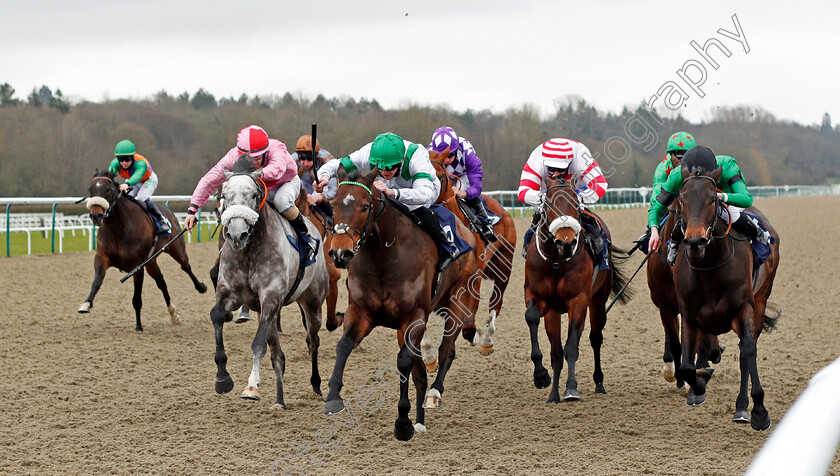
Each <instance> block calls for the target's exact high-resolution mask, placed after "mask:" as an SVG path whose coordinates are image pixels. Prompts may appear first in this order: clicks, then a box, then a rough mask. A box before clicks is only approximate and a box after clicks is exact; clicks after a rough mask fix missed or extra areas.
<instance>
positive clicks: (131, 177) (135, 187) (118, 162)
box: [108, 140, 172, 235]
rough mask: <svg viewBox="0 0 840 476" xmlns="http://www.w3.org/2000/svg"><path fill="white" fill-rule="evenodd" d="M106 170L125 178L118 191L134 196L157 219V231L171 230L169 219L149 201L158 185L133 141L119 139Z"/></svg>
mask: <svg viewBox="0 0 840 476" xmlns="http://www.w3.org/2000/svg"><path fill="white" fill-rule="evenodd" d="M108 171H110V172H111V173H112V174H114V175H117V174H119V175H120V176H121V177H122V178H124V179H125V182H124V183H122V184H120V191H122V192H125V193H126V195H128V196H130V197H132V198H134V199H135V201H136V202H137V203H138V204H140V206H141V207H143V208H144V209H145V210H146V211H147V212H149V213H150V214H152V215H154V216H155V218H157V219H158V222H159V223H160V228H159V229H158V233H160V234H162V235H167V234H169V233H171V232H172V225H171V224H170V223H169V220H168V219H167V218H166V217H165V216H164V215H163V214H162V213H161V212H160V210H159V209H158V208H157V207H156V206H155V204H154V203H153V202H152V201H151V200H152V194H154V193H155V189H157V186H158V177H157V174H155V173H154V171H152V164H150V163H149V160H148V159H146V158H145V157H143V156H142V155H140V154H138V153H137V148H136V147H135V146H134V143H133V142H131V141H130V140H121V141H120V142H118V143H117V146H116V147H114V160H112V161H111V164H110V165H108Z"/></svg>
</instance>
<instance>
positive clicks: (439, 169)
mask: <svg viewBox="0 0 840 476" xmlns="http://www.w3.org/2000/svg"><path fill="white" fill-rule="evenodd" d="M448 156H449V147H447V148H446V149H443V150H442V151H441V152H437V151H435V150H434V149H432V150H430V151H429V160H431V161H432V166H434V168H435V175H437V178H438V180H440V194H439V195H438V199H437V200H436V201H435V203H444V202H446V201H448V200H450V199H451V198H452V197H454V196H455V192H453V191H452V177H450V175H449V174H448V173H447V172H446V159H447V157H448Z"/></svg>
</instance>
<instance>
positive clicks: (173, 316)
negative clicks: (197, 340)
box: [146, 261, 181, 325]
mask: <svg viewBox="0 0 840 476" xmlns="http://www.w3.org/2000/svg"><path fill="white" fill-rule="evenodd" d="M146 271H148V272H149V276H151V277H152V279H154V280H155V284H157V287H158V289H160V292H161V293H162V294H163V300H164V302H166V310H167V311H169V322H170V324H172V325H176V324H180V323H181V317H180V316H179V315H178V311H176V310H175V306H173V305H172V301H171V299H170V297H169V289H167V287H166V281H165V280H164V279H163V273H161V271H160V266H159V265H158V263H157V261H152V262H151V263H149V264H147V265H146Z"/></svg>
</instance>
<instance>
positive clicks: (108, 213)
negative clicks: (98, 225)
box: [89, 177, 123, 221]
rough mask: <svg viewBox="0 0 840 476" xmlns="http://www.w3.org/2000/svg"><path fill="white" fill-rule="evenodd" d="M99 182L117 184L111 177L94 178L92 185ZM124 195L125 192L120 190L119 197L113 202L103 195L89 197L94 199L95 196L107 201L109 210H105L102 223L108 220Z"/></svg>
mask: <svg viewBox="0 0 840 476" xmlns="http://www.w3.org/2000/svg"><path fill="white" fill-rule="evenodd" d="M97 180H107V181H108V184H109V185H113V184H114V183H115V182H114V179H112V178H110V177H94V178H93V180H91V185H93V182H96V181H97ZM122 194H123V192H122V191H121V190H119V191H118V192H117V196H116V197H115V198H114V200H113V201H110V200H108V199H105V197H103V196H102V195H93V196H91V197H89V198H93V197H94V196H95V197H99V198H102V199H105V201H106V202H108V208H107V209H106V210H105V214H104V215H102V221H105V219H106V218H108V215H110V214H111V210H113V209H114V205H116V203H117V200H119V199H120V197H121V196H122Z"/></svg>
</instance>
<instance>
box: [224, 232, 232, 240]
mask: <svg viewBox="0 0 840 476" xmlns="http://www.w3.org/2000/svg"><path fill="white" fill-rule="evenodd" d="M225 239H226V240H231V239H233V237H232V236H230V233H229V232H225Z"/></svg>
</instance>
